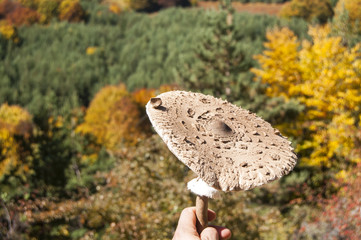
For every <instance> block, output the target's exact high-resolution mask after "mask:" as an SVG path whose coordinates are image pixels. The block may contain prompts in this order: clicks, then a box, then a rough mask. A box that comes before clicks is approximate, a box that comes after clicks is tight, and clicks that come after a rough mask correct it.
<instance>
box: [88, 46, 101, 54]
mask: <svg viewBox="0 0 361 240" xmlns="http://www.w3.org/2000/svg"><path fill="white" fill-rule="evenodd" d="M97 49H98V48H97V47H87V49H86V54H87V55H93V54H94V53H95V52H96V51H97Z"/></svg>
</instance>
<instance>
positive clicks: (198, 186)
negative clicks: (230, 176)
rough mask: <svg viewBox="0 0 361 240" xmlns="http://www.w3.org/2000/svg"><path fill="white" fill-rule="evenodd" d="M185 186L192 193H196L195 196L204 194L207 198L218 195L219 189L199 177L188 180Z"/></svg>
mask: <svg viewBox="0 0 361 240" xmlns="http://www.w3.org/2000/svg"><path fill="white" fill-rule="evenodd" d="M187 187H188V189H189V190H191V192H192V193H195V194H197V196H204V197H208V198H216V197H218V196H219V191H218V190H217V189H215V188H213V187H211V186H209V185H208V184H207V183H206V182H205V181H203V180H202V179H200V178H195V179H192V180H191V181H189V182H188V184H187Z"/></svg>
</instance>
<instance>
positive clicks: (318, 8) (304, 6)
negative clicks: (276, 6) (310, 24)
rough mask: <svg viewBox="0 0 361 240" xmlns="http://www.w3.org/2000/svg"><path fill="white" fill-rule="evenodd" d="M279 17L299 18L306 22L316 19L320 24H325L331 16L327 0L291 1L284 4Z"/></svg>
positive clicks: (331, 11) (331, 12)
mask: <svg viewBox="0 0 361 240" xmlns="http://www.w3.org/2000/svg"><path fill="white" fill-rule="evenodd" d="M280 15H281V16H282V17H287V18H290V17H300V18H303V19H305V20H307V21H311V20H314V19H318V20H319V21H320V22H321V23H325V22H327V19H328V18H331V17H332V15H333V10H332V6H331V3H330V1H329V0H292V1H291V2H288V3H286V4H285V5H284V6H283V8H282V10H281V12H280Z"/></svg>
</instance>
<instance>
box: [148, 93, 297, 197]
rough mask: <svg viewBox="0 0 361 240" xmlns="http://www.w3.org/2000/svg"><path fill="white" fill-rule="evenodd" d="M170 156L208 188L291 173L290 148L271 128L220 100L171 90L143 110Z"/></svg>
mask: <svg viewBox="0 0 361 240" xmlns="http://www.w3.org/2000/svg"><path fill="white" fill-rule="evenodd" d="M146 110H147V114H148V116H149V119H150V121H151V123H152V124H153V127H154V129H155V130H156V131H157V133H158V134H159V135H160V136H161V138H162V139H163V141H164V142H165V143H166V144H167V146H168V148H169V149H170V150H171V151H172V152H173V154H174V155H175V156H176V157H177V158H178V159H179V160H180V161H182V162H183V163H184V164H185V165H187V166H188V167H189V168H190V169H191V170H192V171H194V172H195V173H196V174H197V175H198V177H200V178H201V179H202V180H203V181H204V182H206V183H207V184H208V185H209V186H211V187H214V188H216V189H219V190H223V191H237V190H248V189H252V188H254V187H256V186H259V185H262V184H265V183H268V182H270V181H272V180H275V179H278V178H280V177H282V176H283V175H285V174H287V173H289V172H290V171H291V170H292V169H293V167H294V166H295V165H296V163H297V157H296V155H295V153H294V152H293V148H292V147H291V146H290V144H291V142H289V141H288V140H287V139H286V138H285V137H283V136H282V135H281V134H280V132H279V131H278V130H276V129H274V128H273V127H272V126H271V124H269V123H268V122H266V121H264V120H263V119H261V118H259V117H257V116H256V115H255V114H253V113H250V112H249V111H248V110H244V109H242V108H240V107H237V106H235V105H233V104H231V103H229V102H227V101H224V100H222V99H217V98H214V97H212V96H207V95H203V94H201V93H192V92H185V91H170V92H166V93H162V94H160V95H159V96H157V98H153V99H152V100H151V101H149V102H148V104H147V106H146Z"/></svg>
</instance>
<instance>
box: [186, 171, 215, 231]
mask: <svg viewBox="0 0 361 240" xmlns="http://www.w3.org/2000/svg"><path fill="white" fill-rule="evenodd" d="M187 187H188V189H189V190H191V192H193V193H195V194H197V199H196V215H197V231H198V233H199V234H200V233H201V232H202V231H203V229H205V228H206V227H208V198H215V197H217V196H218V195H219V191H218V190H217V189H215V188H213V187H211V186H209V185H208V184H207V183H206V182H204V181H203V180H202V179H200V178H195V179H193V180H191V181H190V182H188V185H187Z"/></svg>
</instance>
